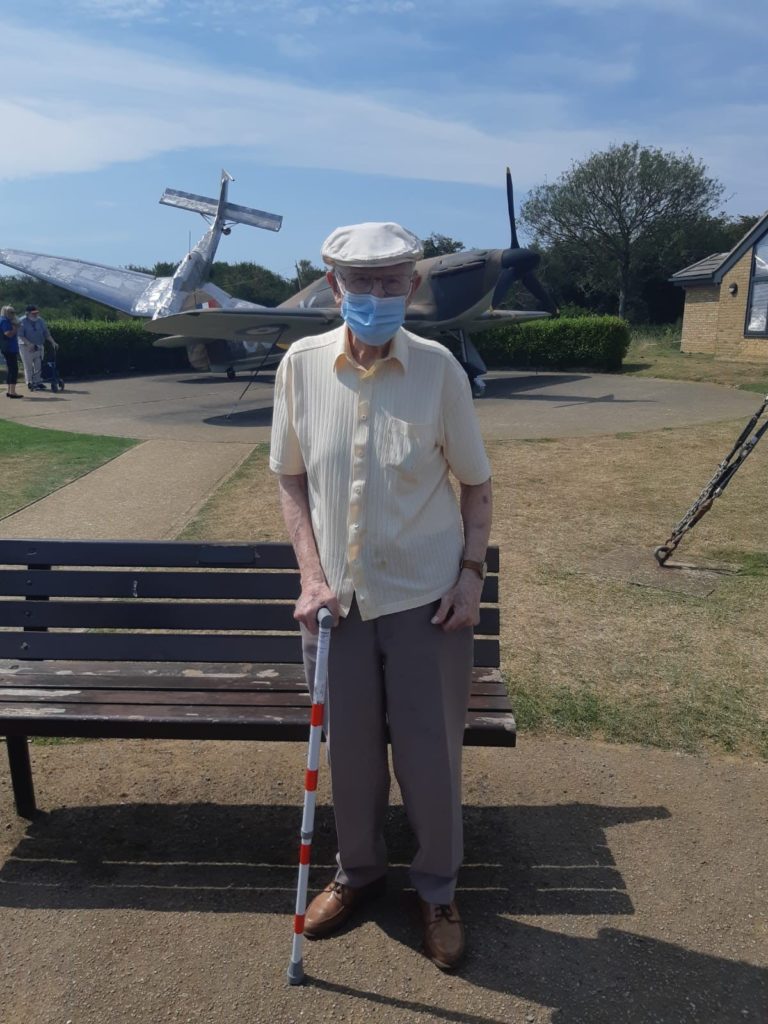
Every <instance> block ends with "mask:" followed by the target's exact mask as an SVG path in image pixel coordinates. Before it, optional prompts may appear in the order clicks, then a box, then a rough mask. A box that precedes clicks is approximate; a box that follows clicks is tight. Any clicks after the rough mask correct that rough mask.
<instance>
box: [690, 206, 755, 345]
mask: <svg viewBox="0 0 768 1024" xmlns="http://www.w3.org/2000/svg"><path fill="white" fill-rule="evenodd" d="M670 280H671V281H672V283H673V284H676V285H679V286H680V287H681V288H684V289H685V310H684V313H683V340H682V351H683V352H711V353H712V354H713V355H714V357H715V359H732V360H738V359H743V360H747V361H749V362H767V363H768V213H765V214H763V216H762V217H761V218H760V220H759V221H757V223H756V224H755V225H754V226H753V227H752V228H750V230H749V231H748V232H747V233H746V235H744V237H743V238H742V239H741V241H740V242H739V243H738V244H737V245H735V246H734V247H733V249H731V251H730V252H719V253H715V254H714V255H712V256H707V258H706V259H703V260H699V262H698V263H693V264H692V265H691V266H690V267H685V269H684V270H678V272H677V273H676V274H673V276H672V277H671V278H670Z"/></svg>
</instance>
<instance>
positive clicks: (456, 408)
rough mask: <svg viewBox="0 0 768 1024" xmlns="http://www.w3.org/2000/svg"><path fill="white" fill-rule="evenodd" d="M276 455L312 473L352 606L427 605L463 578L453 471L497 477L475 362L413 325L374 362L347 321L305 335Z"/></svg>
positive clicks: (276, 432) (315, 516)
mask: <svg viewBox="0 0 768 1024" xmlns="http://www.w3.org/2000/svg"><path fill="white" fill-rule="evenodd" d="M269 463H270V467H271V469H272V470H274V472H275V473H280V474H285V475H298V474H302V473H306V475H307V489H308V494H309V508H310V513H311V516H312V527H313V530H314V534H315V540H316V542H317V549H318V554H319V556H320V563H321V565H322V567H323V571H324V572H325V577H326V580H327V581H328V586H329V587H330V588H331V590H333V592H334V593H335V594H336V597H337V598H338V601H339V605H340V608H341V612H342V614H343V615H346V614H347V613H348V612H349V609H350V606H351V604H352V597H353V595H354V596H356V598H357V604H358V607H359V609H360V615H361V617H362V618H363V619H373V618H376V617H378V616H379V615H388V614H391V613H392V612H399V611H405V610H406V609H408V608H417V607H419V606H420V605H423V604H428V603H429V602H430V601H434V600H437V599H438V598H440V597H442V595H443V594H444V593H445V592H446V591H447V590H449V589H450V587H452V586H453V584H454V583H455V582H456V578H457V576H458V573H459V562H460V561H461V557H462V552H463V548H464V540H463V531H462V523H461V516H460V513H459V507H458V503H457V501H456V496H455V493H454V491H453V488H452V487H451V484H450V481H449V478H448V471H449V469H450V471H451V472H453V474H454V475H455V476H456V477H457V479H458V480H459V481H461V483H464V484H481V483H484V482H485V481H486V480H488V479H489V478H490V475H491V467H490V465H489V463H488V458H487V456H486V454H485V449H484V447H483V442H482V438H481V436H480V428H479V426H478V423H477V418H476V416H475V410H474V408H473V406H472V395H471V392H470V387H469V381H468V380H467V377H466V374H465V373H464V371H463V370H462V368H461V366H459V364H458V362H457V361H456V360H455V359H454V357H453V356H452V355H451V354H450V352H449V351H448V350H447V349H446V348H444V347H443V346H442V345H440V344H438V342H435V341H427V340H426V339H424V338H419V337H417V336H416V335H415V334H411V333H410V332H409V331H406V330H403V329H402V328H401V329H400V330H399V331H398V332H397V334H396V335H395V337H394V338H393V340H392V344H391V345H390V351H389V354H388V355H387V356H386V357H385V358H384V359H379V360H377V361H376V363H375V364H374V365H373V366H372V367H371V369H370V370H364V369H363V368H362V367H360V366H358V365H357V363H356V362H355V361H354V359H353V357H352V354H351V351H350V349H349V344H348V341H347V331H346V327H345V326H344V325H342V326H341V327H338V328H336V329H335V330H333V331H329V332H328V333H327V334H320V335H316V336H315V337H312V338H304V339H303V340H301V341H297V342H295V343H294V344H293V345H292V346H291V348H290V349H289V351H288V352H287V354H286V355H285V356H284V357H283V360H282V362H281V363H280V366H279V368H278V371H277V378H276V381H275V401H274V416H273V422H272V448H271V452H270V460H269Z"/></svg>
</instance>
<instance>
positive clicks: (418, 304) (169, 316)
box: [0, 168, 554, 395]
mask: <svg viewBox="0 0 768 1024" xmlns="http://www.w3.org/2000/svg"><path fill="white" fill-rule="evenodd" d="M230 181H234V178H233V177H232V176H231V175H230V174H229V173H228V172H227V171H224V170H222V172H221V189H220V193H219V198H218V200H215V199H209V198H207V197H206V196H198V195H194V194H192V193H189V192H179V191H177V190H175V189H166V190H165V192H164V193H163V195H162V196H161V198H160V202H161V203H162V204H164V205H166V206H176V207H178V208H180V209H182V210H190V211H192V212H194V213H199V214H201V216H202V217H203V218H204V219H205V220H206V221H207V222H208V223H209V224H210V227H209V228H208V230H207V231H206V233H205V235H204V236H203V237H202V238H201V239H200V241H199V242H198V243H197V245H196V246H195V247H194V248H193V249H192V250H191V251H190V252H189V253H188V254H187V255H186V256H185V257H184V259H183V260H182V261H181V263H180V264H179V266H178V267H177V269H176V271H175V273H174V274H173V276H172V277H152V276H151V275H150V274H144V273H141V272H139V271H133V270H125V269H123V268H117V267H106V266H103V265H101V264H97V263H87V262H85V261H83V260H77V259H62V258H59V257H55V256H45V255H41V254H39V253H31V252H22V251H20V250H17V249H0V263H3V264H5V265H6V266H8V267H11V268H12V269H14V270H18V271H21V272H22V273H25V274H30V275H31V276H33V277H37V278H40V279H41V280H43V281H47V282H49V283H50V284H55V285H59V286H60V287H62V288H65V289H67V290H68V291H71V292H75V293H76V294H78V295H83V296H85V297H86V298H89V299H94V300H96V301H97V302H101V303H103V304H104V305H107V306H111V307H112V308H114V309H117V310H119V311H120V312H121V313H127V314H129V315H131V316H137V317H145V318H147V319H148V320H149V323H147V330H149V331H151V332H153V333H155V334H161V335H164V337H161V338H158V340H157V341H155V343H154V344H155V345H156V346H157V347H160V348H181V347H183V348H186V350H187V356H188V358H189V362H190V364H191V365H192V366H193V367H194V368H195V369H198V370H211V371H214V372H224V373H226V374H227V375H228V376H229V377H232V378H233V377H234V376H235V373H236V369H238V368H239V369H242V370H251V371H254V372H258V370H259V369H261V367H262V366H264V365H266V364H267V363H268V362H270V361H271V360H274V358H275V357H279V356H280V355H281V353H282V351H284V350H285V349H287V348H288V347H289V346H290V345H291V344H292V342H294V341H296V340H297V339H298V338H302V337H306V336H307V335H310V334H320V333H322V332H323V331H328V330H330V329H331V328H332V327H334V326H336V325H338V324H339V323H340V322H341V320H340V315H339V310H338V308H337V306H336V304H335V302H334V300H333V293H332V291H331V288H330V285H329V284H328V282H327V281H326V280H325V278H320V279H319V280H317V281H314V282H313V283H312V284H310V285H308V286H307V287H306V288H303V289H301V291H299V292H297V293H296V294H295V295H292V296H291V297H290V298H289V299H287V300H286V301H285V302H283V303H281V304H280V305H279V306H276V307H274V308H270V307H267V306H260V305H258V304H257V303H254V302H246V301H245V300H243V299H238V298H236V297H234V296H232V295H229V294H228V293H227V292H225V291H224V290H223V289H222V288H219V287H218V286H217V285H215V284H213V283H211V282H210V281H209V280H208V276H209V274H210V271H211V265H212V263H213V260H214V256H215V254H216V249H217V247H218V244H219V241H220V239H221V236H222V235H228V234H230V232H231V225H232V224H247V225H250V226H251V227H257V228H263V229H265V230H268V231H279V230H280V227H281V225H282V217H279V216H277V215H276V214H272V213H265V212H264V211H262V210H255V209H252V208H251V207H247V206H237V205H235V204H234V203H230V202H229V201H228V188H229V183H230ZM507 205H508V211H509V223H510V230H511V240H510V246H509V248H507V249H468V250H463V251H460V252H456V253H451V254H450V255H444V256H433V257H431V258H429V259H424V260H419V262H418V263H417V264H416V270H417V272H418V274H419V276H420V278H421V283H420V284H419V287H418V290H417V291H416V293H415V294H414V296H413V300H412V302H411V303H410V305H409V307H408V313H407V319H406V322H405V326H406V328H408V329H409V330H412V331H414V332H415V333H417V334H421V335H424V336H426V337H430V338H435V339H436V340H438V341H442V342H443V343H444V344H449V345H450V343H451V342H452V341H453V343H454V344H455V346H456V347H458V350H459V352H460V358H461V362H462V365H463V366H464V368H465V370H466V372H467V374H468V376H469V378H470V381H471V382H472V386H473V391H474V393H475V395H480V394H482V393H483V391H484V389H485V385H484V383H483V381H482V379H481V378H482V374H484V373H485V372H486V369H487V368H486V366H485V363H484V362H483V360H482V358H481V356H480V354H479V352H478V351H477V349H476V348H475V346H474V344H473V343H472V340H471V335H472V334H473V333H475V332H477V331H482V330H488V329H489V328H491V327H498V326H500V325H502V324H508V323H519V322H521V321H524V320H535V319H539V318H541V317H546V316H549V315H550V313H552V312H553V311H554V309H553V306H552V304H551V302H550V301H549V299H548V297H547V295H546V293H545V292H544V289H543V288H542V287H541V285H540V284H539V282H538V280H537V279H536V277H535V275H534V273H533V271H534V269H535V267H536V265H537V264H538V262H539V255H538V253H535V252H532V251H530V250H528V249H523V248H521V247H520V243H519V242H518V239H517V231H516V228H515V215H514V206H513V196H512V178H511V174H510V171H509V168H507ZM518 280H519V281H522V283H523V284H524V285H525V286H526V287H527V288H528V290H529V291H530V292H531V293H532V294H533V295H534V297H535V298H536V299H537V301H539V302H541V304H542V305H543V307H544V310H541V311H526V310H510V309H499V308H497V307H498V306H499V305H500V304H501V303H502V302H503V301H504V299H505V297H506V295H507V293H508V292H509V289H510V288H511V287H512V285H513V283H514V282H515V281H518Z"/></svg>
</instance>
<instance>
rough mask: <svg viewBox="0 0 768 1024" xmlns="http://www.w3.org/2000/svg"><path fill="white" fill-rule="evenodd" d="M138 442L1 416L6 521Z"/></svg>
mask: <svg viewBox="0 0 768 1024" xmlns="http://www.w3.org/2000/svg"><path fill="white" fill-rule="evenodd" d="M136 443H137V442H136V441H132V440H130V439H128V438H124V437H101V436H92V435H90V434H69V433H65V432H64V431H61V430H41V429H39V428H38V427H27V426H23V425H22V424H20V423H10V422H8V421H7V420H0V480H2V484H1V485H0V519H2V518H3V517H5V516H8V515H10V514H11V513H12V512H16V511H17V510H18V509H20V508H24V506H25V505H28V504H29V503H30V502H32V501H37V500H38V498H42V497H44V496H45V495H46V494H50V493H51V491H55V490H56V489H57V488H59V487H62V486H63V485H64V484H68V483H70V482H71V481H72V480H76V479H77V478H78V477H80V476H83V475H84V474H85V473H89V472H90V471H91V470H92V469H96V467H97V466H101V465H102V464H103V463H104V462H109V460H110V459H114V458H115V457H116V456H117V455H121V454H122V453H123V452H124V451H127V450H128V448H132V447H133V445H135V444H136Z"/></svg>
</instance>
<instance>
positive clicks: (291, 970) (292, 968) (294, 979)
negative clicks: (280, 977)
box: [286, 960, 306, 985]
mask: <svg viewBox="0 0 768 1024" xmlns="http://www.w3.org/2000/svg"><path fill="white" fill-rule="evenodd" d="M286 974H287V976H288V984H289V985H303V984H304V980H305V978H306V975H305V974H304V962H303V961H302V960H299V962H298V963H297V964H295V963H293V961H291V963H290V964H289V965H288V970H287V972H286Z"/></svg>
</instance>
